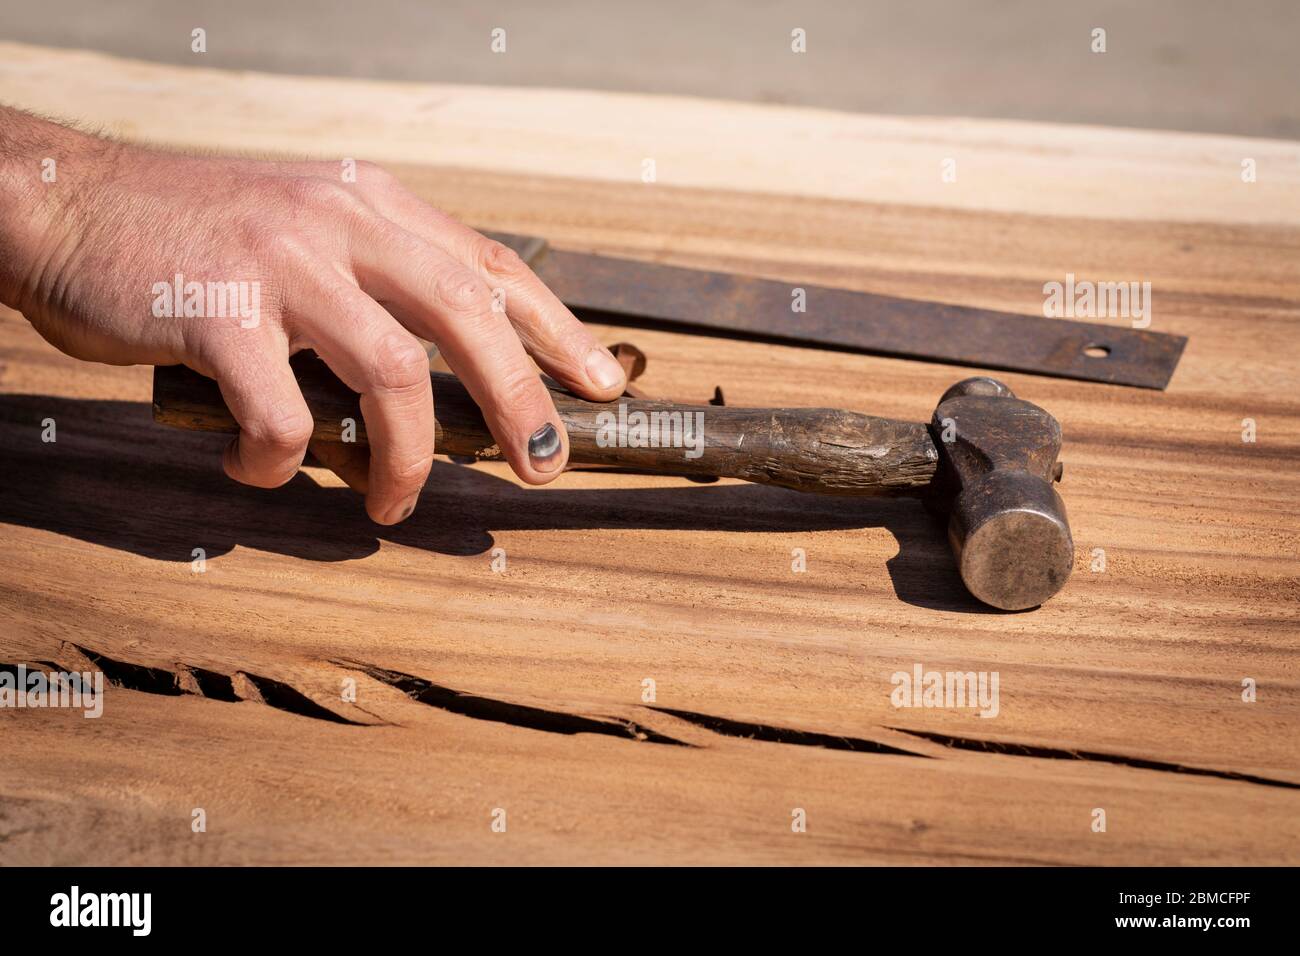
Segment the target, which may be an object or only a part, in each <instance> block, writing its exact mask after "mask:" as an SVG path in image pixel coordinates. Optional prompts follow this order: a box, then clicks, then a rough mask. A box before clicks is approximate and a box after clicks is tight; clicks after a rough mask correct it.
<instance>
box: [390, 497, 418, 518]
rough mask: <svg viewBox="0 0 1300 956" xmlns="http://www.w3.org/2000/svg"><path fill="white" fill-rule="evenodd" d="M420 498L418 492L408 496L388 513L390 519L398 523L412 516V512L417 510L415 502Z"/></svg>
mask: <svg viewBox="0 0 1300 956" xmlns="http://www.w3.org/2000/svg"><path fill="white" fill-rule="evenodd" d="M419 500H420V496H419V495H418V494H416V495H411V497H409V498H407V499H406V500H405V501H403V502H402V503H401V504H400V505H398V506H397V507H396V508H394V509H393V510H392V511H390V512H389V513H388V518H389V520H390V521H391V522H392V523H393V524H397V523H398V522H399V521H405V520H406V519H407V518H409V517H411V514H412V512H414V511H415V503H416V502H417V501H419Z"/></svg>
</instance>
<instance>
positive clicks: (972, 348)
mask: <svg viewBox="0 0 1300 956" xmlns="http://www.w3.org/2000/svg"><path fill="white" fill-rule="evenodd" d="M490 235H492V236H493V238H496V239H499V240H501V241H502V242H505V243H506V244H508V245H510V246H511V247H512V248H514V249H515V250H516V251H518V252H519V253H520V255H522V256H523V257H524V259H525V260H526V261H528V263H529V264H530V265H531V266H532V267H533V270H534V271H535V272H536V273H537V274H538V276H540V277H541V279H542V281H543V282H545V283H546V284H547V285H548V286H549V287H550V288H551V290H552V291H554V292H555V294H556V295H557V296H559V298H560V300H561V301H563V302H564V303H565V304H566V305H568V306H569V307H570V308H571V309H574V310H575V311H580V312H582V313H586V314H584V315H583V316H582V317H584V318H588V319H591V320H594V321H606V322H611V323H614V324H632V325H647V324H648V325H657V324H664V325H666V326H669V327H673V328H680V329H682V330H684V331H699V332H705V333H706V334H707V333H709V332H720V333H726V334H730V335H740V336H744V337H746V338H760V339H764V340H771V341H779V342H785V343H790V344H796V345H810V346H818V347H823V348H834V349H845V350H851V351H862V352H871V353H876V354H881V355H890V356H896V357H899V358H910V359H919V360H922V361H927V362H946V363H949V364H953V365H969V366H976V367H979V368H987V369H1004V370H1009V371H1014V372H1030V373H1034V374H1038V375H1051V376H1055V377H1058V378H1071V379H1080V380H1083V381H1090V382H1107V383H1110V384H1114V385H1132V386H1137V387H1139V388H1154V389H1163V388H1164V387H1165V386H1166V385H1168V384H1169V379H1170V377H1171V376H1172V375H1173V373H1174V369H1175V368H1176V367H1177V365H1178V359H1179V357H1180V356H1181V355H1182V352H1183V347H1184V345H1186V343H1187V339H1186V338H1185V337H1183V336H1181V335H1169V334H1166V333H1160V332H1150V331H1147V330H1143V329H1132V328H1125V327H1122V326H1112V325H1101V324H1097V323H1092V322H1076V321H1073V320H1068V319H1049V318H1046V317H1043V316H1033V315H1016V314H1013V313H1009V312H994V311H991V310H988V309H976V308H970V307H967V306H959V305H945V304H942V303H937V302H924V301H920V300H916V299H900V298H896V297H894V296H887V295H877V294H875V293H870V292H855V291H852V290H848V289H831V288H825V287H820V286H810V285H807V284H803V283H799V284H798V286H799V287H800V288H802V289H804V290H805V296H806V299H805V301H806V311H803V312H795V311H793V310H792V309H791V291H792V289H793V288H794V287H795V284H792V283H789V282H775V281H772V280H770V279H760V278H757V277H753V276H742V275H731V274H727V273H721V272H706V271H703V270H698V269H683V268H680V267H677V266H666V265H660V264H658V263H653V262H643V261H640V260H635V259H622V258H614V257H611V256H602V255H595V254H591V253H579V252H567V251H565V250H562V249H554V248H550V247H548V246H547V245H546V244H545V242H544V241H543V240H539V239H537V238H534V237H529V236H514V235H508V234H490Z"/></svg>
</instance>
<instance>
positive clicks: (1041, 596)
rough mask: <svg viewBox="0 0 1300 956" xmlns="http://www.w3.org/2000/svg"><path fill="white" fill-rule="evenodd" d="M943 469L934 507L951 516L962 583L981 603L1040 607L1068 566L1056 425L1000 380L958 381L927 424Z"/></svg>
mask: <svg viewBox="0 0 1300 956" xmlns="http://www.w3.org/2000/svg"><path fill="white" fill-rule="evenodd" d="M930 430H931V432H932V433H933V437H934V443H935V446H936V447H937V448H938V449H939V457H940V472H939V474H938V475H937V476H936V481H935V486H934V487H935V491H936V495H937V497H936V498H935V499H934V501H933V504H934V505H935V506H937V507H938V509H940V510H942V511H946V512H947V513H948V540H949V541H950V542H951V544H952V549H953V553H954V554H956V556H957V565H958V568H959V569H960V571H961V577H962V581H964V582H965V584H966V587H967V588H968V589H969V590H970V592H971V594H973V595H975V597H977V598H979V599H980V600H981V601H983V602H984V603H986V604H991V605H992V606H993V607H997V608H1002V609H1003V610H1007V611H1020V610H1024V609H1025V608H1031V607H1037V606H1038V605H1039V604H1042V603H1043V602H1044V601H1046V600H1047V599H1048V598H1050V597H1051V596H1052V595H1053V594H1055V593H1056V592H1057V591H1059V590H1060V589H1061V588H1062V586H1064V584H1065V580H1066V578H1068V577H1069V576H1070V570H1071V568H1072V567H1073V566H1074V541H1073V540H1072V539H1071V537H1070V526H1069V524H1068V522H1067V520H1066V517H1065V503H1064V502H1063V501H1061V496H1060V495H1058V494H1057V493H1056V489H1055V488H1053V487H1052V484H1053V482H1054V481H1056V480H1058V479H1059V477H1060V470H1059V468H1058V466H1057V463H1056V456H1057V455H1058V454H1059V453H1060V451H1061V426H1060V425H1059V424H1057V422H1056V419H1055V418H1053V417H1052V416H1051V415H1049V414H1047V412H1045V411H1043V410H1042V409H1041V408H1039V407H1038V406H1037V405H1032V404H1030V403H1029V402H1026V401H1022V400H1020V399H1018V398H1016V397H1015V395H1013V394H1012V392H1011V389H1010V388H1008V387H1007V386H1006V385H1004V384H1002V383H1001V382H999V381H998V380H997V379H993V378H986V377H978V378H968V379H965V380H964V381H961V382H958V383H957V384H956V385H954V386H953V387H952V388H950V389H948V391H947V392H945V393H944V395H943V398H941V399H939V406H938V408H936V409H935V410H934V418H933V419H932V420H931V422H930Z"/></svg>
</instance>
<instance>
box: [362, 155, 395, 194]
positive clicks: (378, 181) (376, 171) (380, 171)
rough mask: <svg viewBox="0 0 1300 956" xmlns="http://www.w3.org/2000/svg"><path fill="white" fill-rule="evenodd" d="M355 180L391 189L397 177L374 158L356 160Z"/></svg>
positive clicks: (375, 186)
mask: <svg viewBox="0 0 1300 956" xmlns="http://www.w3.org/2000/svg"><path fill="white" fill-rule="evenodd" d="M357 182H359V183H361V184H363V185H365V186H370V187H374V188H382V189H391V188H393V187H395V186H396V185H397V184H398V183H397V177H396V176H394V175H393V174H392V173H390V172H389V171H388V170H387V169H386V168H385V167H383V166H381V165H379V163H376V162H375V161H374V160H370V159H362V160H358V161H357Z"/></svg>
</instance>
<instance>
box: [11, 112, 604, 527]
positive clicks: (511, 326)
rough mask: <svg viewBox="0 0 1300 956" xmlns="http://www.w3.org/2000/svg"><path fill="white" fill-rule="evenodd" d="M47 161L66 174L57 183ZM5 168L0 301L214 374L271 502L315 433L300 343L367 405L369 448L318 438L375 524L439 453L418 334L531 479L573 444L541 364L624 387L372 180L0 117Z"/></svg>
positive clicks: (358, 169) (68, 347)
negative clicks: (155, 147)
mask: <svg viewBox="0 0 1300 956" xmlns="http://www.w3.org/2000/svg"><path fill="white" fill-rule="evenodd" d="M33 124H39V125H33ZM15 144H16V145H15ZM42 156H52V157H55V158H56V162H57V167H56V168H57V172H56V178H55V180H54V181H53V182H48V183H47V182H43V181H42V178H41V170H42V166H41V161H42V160H41V157H42ZM0 160H3V162H2V165H3V170H0V172H2V173H3V175H0V192H3V193H5V194H6V196H5V197H0V212H4V213H6V214H4V215H0V253H3V255H0V258H4V256H10V257H11V261H10V262H9V263H7V264H6V265H5V266H2V267H0V298H3V301H5V302H6V304H9V305H11V306H13V307H14V308H17V309H19V310H20V311H22V312H23V314H24V315H26V316H27V318H28V319H29V320H30V321H31V322H32V324H33V325H34V326H35V327H36V329H37V331H39V332H40V334H41V335H42V336H44V337H45V338H46V339H47V340H48V341H49V342H51V343H52V344H53V345H54V346H55V347H57V348H59V349H61V350H62V351H64V352H66V353H67V354H69V355H72V356H75V357H76V358H80V359H87V360H91V361H98V362H107V363H111V364H115V365H130V364H141V363H144V364H152V365H168V364H184V365H188V366H189V367H190V368H193V369H194V370H196V371H198V372H200V373H202V374H204V375H207V376H209V377H211V378H214V379H216V380H217V382H218V383H219V384H220V386H221V393H222V395H223V396H224V398H225V400H226V404H227V405H228V406H229V407H230V410H231V411H232V413H233V414H234V416H235V418H236V420H237V421H238V422H239V425H240V433H239V436H238V437H237V438H235V439H234V440H233V441H232V442H231V444H230V446H229V447H228V448H227V449H226V452H225V456H224V465H225V470H226V473H227V474H228V475H230V477H232V478H234V479H236V480H238V481H242V482H245V483H247V484H250V485H257V486H259V487H264V488H270V487H275V486H278V485H281V484H283V483H284V482H286V481H288V480H289V479H290V478H292V477H293V476H294V474H295V473H296V472H297V470H298V468H299V466H300V465H301V464H302V460H303V456H304V453H305V452H306V450H307V448H308V445H309V443H310V442H309V440H310V436H311V431H312V420H311V416H310V414H309V412H308V410H307V405H306V403H305V402H304V401H303V398H302V395H301V393H300V392H299V390H298V387H297V384H296V382H295V381H294V378H293V375H292V373H291V372H290V369H289V356H290V355H292V354H294V353H295V352H298V351H300V350H303V349H314V350H315V351H316V352H317V353H318V354H319V355H320V357H321V358H322V359H324V361H325V362H326V363H327V364H328V365H329V366H330V368H332V369H333V371H334V373H335V374H336V375H338V376H339V378H341V379H342V380H343V381H344V382H345V383H347V385H348V386H349V387H350V388H352V389H353V390H354V391H356V392H358V393H360V395H361V410H362V414H363V416H364V418H365V427H366V432H367V435H368V438H369V445H370V448H369V453H367V452H366V451H365V450H364V448H361V447H358V446H347V445H343V446H338V445H335V446H325V445H321V446H320V447H317V445H316V444H315V443H310V444H311V447H312V449H313V451H314V452H315V453H316V454H317V456H318V457H319V458H320V459H321V460H322V461H323V462H324V463H325V464H327V465H328V466H330V467H331V468H333V469H334V470H335V471H336V472H337V473H338V474H339V475H340V477H342V478H343V479H344V481H346V482H347V483H348V484H349V485H350V486H351V487H352V488H354V489H356V490H357V491H359V492H361V493H363V494H365V496H366V510H367V512H368V513H369V515H370V517H371V518H372V519H374V520H375V521H377V522H379V523H381V524H393V523H395V522H398V521H401V520H402V519H403V518H405V517H407V516H408V515H409V514H410V513H411V511H412V510H413V509H414V507H415V503H416V500H417V498H418V496H419V492H420V489H421V487H422V486H423V484H424V481H425V478H426V477H427V476H428V473H429V467H430V464H431V461H432V456H433V453H434V445H433V441H434V419H433V396H432V392H431V389H430V385H429V366H428V357H427V354H426V352H425V349H424V347H423V346H422V345H421V344H420V342H419V341H418V340H417V338H416V336H420V337H422V338H424V339H428V340H431V341H433V342H435V343H436V344H437V345H438V348H439V350H440V352H441V354H442V355H443V356H444V357H445V359H446V361H447V364H448V365H449V366H450V367H451V369H452V371H453V372H455V373H456V375H457V376H458V377H459V378H460V380H461V381H462V382H463V383H464V385H465V386H466V388H467V389H468V390H469V392H470V394H472V395H473V396H474V399H475V401H476V402H477V403H478V404H479V406H480V408H481V409H482V411H483V415H484V418H485V419H486V421H487V424H488V426H489V428H491V430H492V434H493V435H494V436H495V438H496V440H497V443H498V444H499V446H500V448H501V450H502V452H503V453H504V454H505V457H506V458H507V460H508V461H509V462H510V465H511V467H512V468H513V469H514V471H515V473H516V474H517V475H519V477H520V478H521V479H523V480H524V481H526V482H528V483H530V484H542V483H544V482H546V481H549V480H550V479H551V478H553V477H555V476H556V475H557V474H559V473H560V471H561V470H562V469H563V467H564V464H565V461H566V460H567V457H568V438H567V435H566V434H565V431H564V426H563V424H562V423H561V422H560V419H559V417H558V415H557V414H556V411H555V407H554V405H553V404H552V402H551V399H550V396H549V394H548V393H547V391H546V388H545V387H544V386H543V384H542V382H541V380H540V378H539V377H538V374H537V371H536V369H535V368H534V367H533V365H532V363H531V362H530V361H529V359H528V355H530V354H531V355H532V356H533V358H534V359H536V361H537V363H538V365H540V366H541V368H542V369H544V370H545V371H546V372H547V373H549V374H550V375H551V376H553V377H554V378H555V379H556V380H558V381H559V382H560V383H561V384H563V385H564V386H565V387H567V388H569V389H571V390H572V391H574V392H576V393H577V394H579V395H582V396H583V397H585V398H589V399H592V400H597V401H601V400H609V399H612V398H614V397H616V396H617V395H618V394H619V393H620V392H621V391H622V389H623V387H624V376H623V370H622V368H621V367H620V366H619V365H618V363H617V362H616V361H615V360H614V358H613V357H612V356H611V355H610V354H609V352H608V351H606V350H605V349H604V348H603V347H601V346H600V345H599V344H598V343H597V342H596V340H595V339H594V338H593V337H592V335H591V333H589V332H588V331H587V330H586V329H585V328H584V327H583V326H582V324H581V323H579V322H578V321H577V319H575V318H574V317H573V315H572V313H570V312H569V310H568V309H566V308H565V307H564V306H563V305H562V304H561V303H560V301H559V300H558V299H556V298H555V296H554V295H553V294H552V293H551V292H550V291H549V290H548V289H547V288H546V287H545V286H544V285H543V284H542V282H541V281H540V280H539V279H538V278H537V277H536V276H535V275H533V273H532V272H531V271H530V270H529V269H528V267H527V266H526V265H524V263H523V262H522V261H521V260H520V258H519V257H518V256H517V255H516V254H515V253H514V252H512V251H511V250H509V249H507V248H506V247H504V246H502V245H500V244H499V243H496V242H492V241H489V240H487V239H485V238H484V237H482V236H480V235H479V234H478V233H476V232H474V231H473V230H471V229H469V228H467V227H466V226H464V225H462V224H461V223H459V222H457V221H456V220H454V219H452V218H451V217H450V216H447V215H445V214H443V213H440V212H438V211H437V210H435V209H433V208H431V207H429V206H428V205H426V204H425V203H423V202H422V201H420V200H419V199H417V198H416V197H415V196H414V195H412V194H411V193H410V192H408V191H407V190H406V189H404V188H403V187H402V186H401V185H400V184H399V183H398V182H397V181H396V179H395V178H394V177H393V176H391V175H390V174H388V173H387V172H385V171H384V170H383V169H381V168H379V167H378V166H375V165H373V164H370V163H364V162H362V163H357V164H355V182H349V181H345V178H344V175H343V174H344V170H345V169H346V168H347V167H346V166H345V165H344V164H342V163H331V162H321V163H292V162H259V161H254V160H243V159H212V158H201V157H191V156H184V155H174V154H169V153H162V152H156V151H151V150H146V149H141V148H136V147H129V146H124V145H120V144H114V143H109V142H106V141H104V140H99V139H95V138H93V137H88V136H83V135H82V134H79V133H73V132H71V131H69V130H65V129H63V128H61V127H57V126H53V124H45V123H41V121H38V120H35V119H34V118H32V117H28V116H26V115H25V114H21V113H15V112H13V111H8V110H3V109H0ZM24 161H25V162H26V163H27V166H24V165H23V163H24ZM178 276H180V277H181V278H180V279H179V280H178V279H177V277H178ZM189 283H199V284H200V285H199V286H189V285H188V284H189ZM231 283H233V285H231ZM178 287H179V288H180V290H181V291H182V293H183V295H182V297H180V298H179V299H178V298H177V296H176V295H175V294H174V293H175V290H176V289H177V288H178ZM196 289H197V290H198V295H197V296H195V295H192V293H193V292H194V291H195V290H196ZM214 290H215V291H214ZM223 294H224V304H223V303H222V301H221V300H222V297H223ZM494 299H495V307H494ZM187 303H188V305H189V309H188V311H189V312H190V313H193V312H195V311H198V312H200V313H201V314H198V315H195V314H190V315H188V316H187V314H186V312H187ZM502 306H504V308H502ZM211 312H219V313H222V314H209V313H211ZM367 459H368V460H367Z"/></svg>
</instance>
